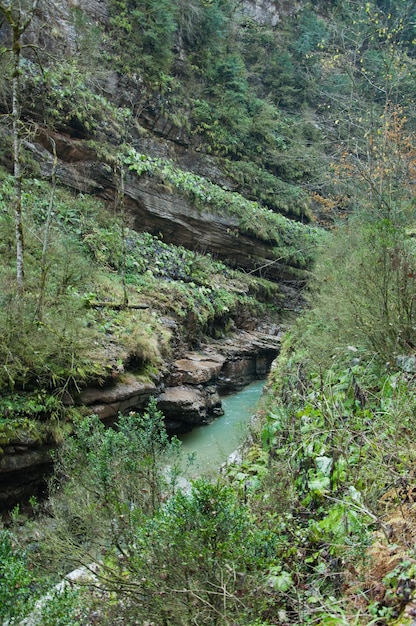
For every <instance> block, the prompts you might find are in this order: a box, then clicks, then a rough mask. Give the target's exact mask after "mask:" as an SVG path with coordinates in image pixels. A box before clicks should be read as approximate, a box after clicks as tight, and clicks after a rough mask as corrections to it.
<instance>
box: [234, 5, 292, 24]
mask: <svg viewBox="0 0 416 626" xmlns="http://www.w3.org/2000/svg"><path fill="white" fill-rule="evenodd" d="M299 6H300V2H287V0H244V2H243V3H242V7H241V10H242V12H243V13H245V14H246V15H249V16H250V17H251V18H252V19H254V20H255V21H256V22H258V23H259V24H270V25H271V26H276V24H278V23H279V22H280V21H281V19H282V17H284V15H288V14H290V13H294V12H295V11H297V10H298V8H299Z"/></svg>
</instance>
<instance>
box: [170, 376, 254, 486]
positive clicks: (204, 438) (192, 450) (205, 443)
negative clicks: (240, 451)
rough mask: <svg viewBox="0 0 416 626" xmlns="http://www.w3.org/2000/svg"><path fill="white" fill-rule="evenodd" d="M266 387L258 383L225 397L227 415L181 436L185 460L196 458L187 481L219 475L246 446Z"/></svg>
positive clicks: (222, 400)
mask: <svg viewBox="0 0 416 626" xmlns="http://www.w3.org/2000/svg"><path fill="white" fill-rule="evenodd" d="M264 384H265V380H258V381H255V382H253V383H251V384H250V385H247V386H246V387H244V389H242V390H241V391H238V392H236V393H232V394H227V395H224V396H222V397H221V402H222V407H223V410H224V415H222V416H221V417H219V418H217V419H216V420H214V421H213V422H212V423H211V424H207V425H201V426H197V427H195V428H194V429H193V430H192V431H191V432H188V433H186V434H183V435H180V436H179V439H180V440H181V441H182V454H183V456H184V457H185V458H186V457H187V456H192V455H194V457H195V458H194V460H193V462H192V463H191V464H190V465H189V467H187V468H186V470H185V475H186V477H187V478H197V477H199V476H201V475H205V476H206V475H211V474H214V473H216V472H218V469H219V467H220V466H221V465H222V464H223V463H225V461H226V460H227V459H228V457H229V456H230V455H231V454H232V453H233V452H234V451H235V450H236V449H237V448H238V447H239V446H240V445H241V444H242V443H243V442H244V440H245V438H246V436H247V432H248V428H249V424H250V421H251V418H252V417H253V415H254V414H255V412H256V407H257V405H258V402H259V399H260V396H261V394H262V391H263V387H264Z"/></svg>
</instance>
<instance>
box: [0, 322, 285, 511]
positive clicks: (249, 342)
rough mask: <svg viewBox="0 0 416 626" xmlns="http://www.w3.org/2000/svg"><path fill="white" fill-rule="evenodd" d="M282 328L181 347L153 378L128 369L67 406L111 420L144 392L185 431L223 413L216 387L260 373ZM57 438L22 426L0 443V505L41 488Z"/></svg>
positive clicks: (133, 407) (226, 388) (237, 385)
mask: <svg viewBox="0 0 416 626" xmlns="http://www.w3.org/2000/svg"><path fill="white" fill-rule="evenodd" d="M280 340H281V329H280V328H279V327H276V326H274V327H273V326H272V327H268V328H262V329H260V330H251V331H243V330H240V331H239V332H236V333H234V334H233V335H230V336H229V337H227V338H225V339H222V340H216V341H211V342H209V343H207V344H203V345H201V346H200V347H199V349H198V350H197V351H186V352H184V353H183V354H182V355H180V357H179V358H176V359H175V360H174V361H172V362H171V363H170V364H167V365H166V369H165V371H164V372H161V373H159V374H158V375H157V376H155V380H154V382H143V378H142V377H140V376H136V375H135V374H134V373H132V372H127V373H126V374H125V375H123V376H122V377H120V380H116V381H113V382H112V383H111V384H108V385H106V386H101V387H87V388H86V389H83V390H82V391H80V393H79V394H78V395H77V396H74V397H69V396H68V397H67V399H66V404H67V406H69V405H72V406H74V405H75V406H77V407H82V410H83V412H84V413H85V414H96V415H98V416H99V418H100V419H101V420H102V421H103V422H104V423H106V424H108V425H112V424H114V423H115V422H116V420H117V417H118V415H119V414H121V413H124V414H126V413H128V412H130V411H135V412H140V411H142V410H144V409H145V407H146V405H147V403H148V401H149V398H150V397H155V398H156V399H157V404H158V408H159V409H160V410H161V411H162V412H163V414H164V415H165V423H166V428H167V431H168V432H169V433H170V434H177V433H181V432H187V431H189V430H191V429H192V428H193V427H195V426H197V425H201V424H207V423H209V422H210V421H212V420H214V419H216V418H218V417H219V416H221V415H222V414H223V410H222V406H221V398H220V395H221V393H224V392H231V391H236V390H239V389H241V388H242V387H244V386H245V385H248V384H249V383H251V382H253V381H255V380H260V379H264V378H265V377H266V376H267V374H268V372H269V370H270V366H271V363H272V361H273V359H274V358H275V357H276V356H277V354H278V352H279V349H280ZM55 447H56V444H53V443H52V442H40V441H39V439H38V438H37V437H33V436H31V433H30V432H26V431H25V430H24V429H16V430H15V432H14V435H10V437H8V440H7V441H6V442H4V443H3V445H2V453H1V455H0V509H2V510H10V508H11V507H12V506H14V505H15V504H16V503H18V502H24V501H25V500H27V499H28V498H29V497H31V496H36V495H39V494H41V493H42V492H43V491H44V489H45V482H44V479H45V477H46V476H47V475H48V473H49V472H50V470H51V465H52V452H53V450H54V448H55Z"/></svg>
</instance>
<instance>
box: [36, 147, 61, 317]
mask: <svg viewBox="0 0 416 626" xmlns="http://www.w3.org/2000/svg"><path fill="white" fill-rule="evenodd" d="M50 142H51V144H52V150H53V164H52V172H51V195H50V197H49V206H48V212H47V215H46V222H45V231H44V234H43V246H42V258H41V261H40V284H39V299H38V305H37V310H36V321H37V322H41V321H42V316H43V303H44V300H45V290H46V278H47V273H48V263H47V260H48V247H49V233H50V230H51V223H52V217H53V208H54V203H55V190H56V168H57V166H58V156H57V154H56V144H55V141H54V140H53V139H52V138H51V139H50Z"/></svg>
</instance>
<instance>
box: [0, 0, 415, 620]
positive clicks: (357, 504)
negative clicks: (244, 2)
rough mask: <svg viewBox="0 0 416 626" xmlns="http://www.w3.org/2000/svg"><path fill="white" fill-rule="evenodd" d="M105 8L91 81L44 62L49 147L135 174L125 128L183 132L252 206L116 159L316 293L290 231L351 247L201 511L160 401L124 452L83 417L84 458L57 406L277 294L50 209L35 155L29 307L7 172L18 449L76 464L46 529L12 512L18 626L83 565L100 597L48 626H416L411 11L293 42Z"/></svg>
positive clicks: (311, 26) (91, 592)
mask: <svg viewBox="0 0 416 626" xmlns="http://www.w3.org/2000/svg"><path fill="white" fill-rule="evenodd" d="M1 5H2V3H0V7H1ZM6 6H8V5H7V3H6ZM108 8H109V21H108V23H107V24H106V25H105V27H104V26H102V25H95V26H94V28H93V27H92V26H91V25H86V24H85V23H83V22H82V19H81V18H82V15H81V14H80V13H79V12H78V11H79V10H78V9H77V10H75V12H74V20H75V22H76V24H77V28H78V30H79V33H80V34H81V35H82V34H83V36H80V38H79V40H78V50H77V53H79V54H77V55H74V58H73V59H72V60H71V64H72V70H71V72H68V71H67V70H68V64H67V62H66V61H65V59H64V56H63V57H62V59H60V62H59V63H56V64H55V65H51V66H49V67H47V68H45V69H44V71H42V72H40V71H39V69H38V68H37V67H36V63H35V59H34V58H33V59H32V58H31V57H30V54H29V55H28V60H27V67H26V69H27V71H26V72H25V73H24V76H23V78H24V80H22V86H21V92H20V93H21V95H22V98H23V100H22V101H23V102H24V107H25V108H24V109H23V110H24V115H23V118H24V119H25V123H27V119H28V116H29V113H28V112H29V111H30V110H32V114H33V116H34V119H36V116H39V110H41V111H42V115H43V116H44V117H43V119H42V123H44V124H48V125H56V126H57V127H60V128H67V129H68V128H72V130H73V131H74V129H75V130H76V132H78V133H79V136H90V137H92V140H93V141H97V138H103V137H106V141H108V145H105V147H104V148H101V149H102V150H103V151H107V152H108V155H109V156H108V162H112V163H113V164H114V162H115V161H114V159H115V157H114V154H115V152H114V150H113V149H112V146H111V142H110V141H109V139H108V137H109V136H110V135H111V133H114V128H116V127H117V126H116V125H117V124H119V126H118V127H117V128H121V121H122V120H125V121H126V120H130V122H129V124H130V123H131V126H132V127H133V125H134V124H133V122H132V120H135V119H136V118H139V119H140V115H142V114H143V115H144V112H148V111H152V110H153V111H155V110H157V111H159V112H161V111H162V112H163V115H165V116H166V119H169V120H170V121H171V123H172V124H173V125H174V126H175V128H176V129H178V131H180V132H181V133H182V136H183V137H185V136H186V141H187V142H189V145H192V146H193V147H197V148H198V150H199V151H201V152H205V153H209V154H210V155H211V157H213V158H215V162H216V163H217V164H221V167H222V168H223V169H222V171H223V172H226V174H227V176H228V177H229V181H232V182H233V184H234V185H235V186H236V189H238V190H239V191H240V192H241V193H240V194H239V195H236V194H232V193H231V192H230V191H229V189H224V188H223V187H222V186H221V185H220V184H219V181H216V180H212V181H208V180H206V179H205V178H204V177H202V176H200V175H199V174H197V173H195V172H184V171H183V170H182V168H181V167H180V166H179V165H177V164H175V163H173V162H172V161H170V160H168V159H163V158H160V157H157V156H153V155H144V154H142V152H141V150H140V149H137V145H133V143H135V142H134V141H131V142H130V141H129V139H131V138H129V137H128V136H126V135H124V136H123V145H122V146H118V147H117V148H118V153H119V155H120V154H122V155H123V156H122V158H123V159H124V160H123V163H124V165H125V166H128V167H129V168H132V170H135V171H136V174H137V175H143V174H144V175H149V174H151V175H153V176H161V175H163V177H164V178H166V179H167V180H168V181H169V184H171V185H172V186H174V187H175V188H176V189H179V190H180V191H181V193H183V194H184V195H186V196H187V197H190V196H192V197H193V201H194V202H195V203H196V204H197V205H198V206H201V207H202V208H207V207H208V208H209V210H210V211H212V212H214V213H215V212H216V211H217V212H221V211H232V212H233V213H234V215H236V216H237V217H238V219H239V220H241V223H242V225H243V227H244V228H245V229H247V230H248V231H250V229H253V228H256V229H257V228H263V229H264V230H265V233H266V234H267V236H268V237H270V239H271V240H272V241H274V242H275V243H276V246H277V247H278V248H279V250H280V251H279V254H284V255H289V256H290V255H292V257H293V259H292V260H293V261H294V263H295V264H297V266H298V267H299V268H304V267H307V266H308V265H309V263H310V256H309V255H310V249H309V247H308V248H307V249H306V250H305V249H302V250H299V249H298V248H297V247H296V248H295V249H294V250H293V249H291V247H290V246H291V241H292V240H291V237H292V236H296V237H298V241H302V242H303V243H305V245H306V243H308V245H309V243H310V242H311V241H312V240H314V239H315V236H314V235H313V232H312V230H311V229H309V228H305V227H303V226H302V224H299V223H292V222H290V221H289V220H288V219H287V218H288V217H294V216H296V217H297V218H298V219H299V218H300V221H302V220H304V221H305V220H308V219H310V217H309V216H310V214H311V213H310V210H311V209H312V210H313V211H314V213H315V215H316V216H317V217H318V218H319V219H320V220H321V221H322V222H325V223H326V224H327V225H330V226H331V232H330V233H328V234H327V236H326V237H325V242H324V245H322V246H321V249H320V251H319V252H318V253H317V254H316V256H315V259H316V263H315V268H314V273H313V278H312V279H311V281H310V284H309V290H308V300H309V306H308V307H307V310H305V312H304V313H303V314H302V315H301V316H300V317H299V319H298V320H297V321H296V323H295V324H293V326H292V328H291V330H290V332H289V333H288V334H287V336H286V339H285V343H284V347H283V350H282V353H281V355H280V358H279V360H278V362H277V363H276V366H275V368H274V370H273V372H272V373H271V375H270V377H269V382H268V388H267V394H266V396H265V398H264V401H263V405H262V408H261V412H260V414H259V418H258V420H257V422H256V424H255V425H253V433H252V441H251V443H250V445H248V446H247V448H246V450H245V451H244V458H243V461H242V463H240V464H239V465H236V466H230V467H229V468H228V469H227V471H226V472H225V473H224V474H222V475H221V476H220V477H218V479H217V480H216V481H213V482H209V481H208V480H206V479H201V480H198V481H195V482H194V483H193V484H192V485H190V486H189V487H188V488H187V489H184V488H183V487H181V486H180V484H181V483H180V480H179V475H180V471H181V470H180V467H178V447H179V446H178V443H177V442H176V440H174V439H173V440H171V441H169V440H168V438H167V437H166V434H165V432H164V430H163V425H162V421H163V416H161V415H160V413H159V412H158V410H157V408H156V406H155V403H154V402H153V401H152V402H151V403H150V404H149V407H148V409H147V411H146V413H145V414H144V415H143V416H138V415H136V414H131V415H129V416H120V418H119V423H118V428H117V429H116V430H106V429H104V428H103V426H102V424H101V423H100V422H99V421H98V420H97V419H96V418H94V417H88V416H85V418H83V419H81V418H78V419H75V418H73V420H74V424H73V425H72V428H73V430H74V432H73V436H72V437H71V438H69V437H67V436H65V432H62V423H61V418H62V413H61V411H62V406H61V404H60V393H63V392H65V391H67V390H69V391H70V392H71V393H73V392H74V390H76V389H77V388H79V387H80V386H82V385H83V384H85V383H86V382H88V381H89V380H97V379H100V378H101V379H106V378H107V377H111V376H112V375H116V376H120V375H122V370H123V368H124V367H125V366H127V365H129V366H132V367H133V368H135V369H136V370H137V371H138V372H140V373H141V375H143V376H151V375H152V372H154V371H155V368H156V367H158V365H159V364H160V363H161V362H162V360H163V359H164V358H165V357H166V353H167V352H168V351H169V349H170V348H169V346H170V343H169V337H168V336H167V334H166V333H167V331H166V330H165V329H164V327H163V325H162V323H161V321H162V317H163V314H165V313H167V314H169V315H170V316H173V317H175V319H176V320H177V322H178V324H180V325H182V326H183V328H184V331H183V332H184V334H185V336H186V335H187V336H188V339H189V340H191V341H192V340H195V339H196V338H198V336H200V335H203V334H210V335H211V336H212V335H215V333H216V332H220V333H224V332H226V331H227V324H229V323H230V320H231V319H232V320H234V321H235V322H237V321H238V319H239V318H241V317H242V316H244V315H250V314H253V315H254V314H256V315H258V314H259V309H261V310H264V311H266V310H267V309H268V308H269V309H270V306H271V304H272V305H273V306H274V308H275V307H276V299H277V300H278V288H277V287H276V286H274V285H272V284H271V283H268V282H267V281H262V280H260V279H258V278H254V277H253V276H250V275H243V274H241V273H238V272H236V271H234V270H231V269H230V268H228V267H226V266H225V265H223V264H222V263H219V262H218V261H216V260H214V259H212V258H210V257H209V256H207V255H205V256H202V255H197V254H196V253H195V252H192V251H189V250H185V249H183V248H175V247H174V246H168V245H166V244H165V243H164V242H163V241H162V240H160V239H159V238H155V237H153V236H151V235H150V234H147V233H137V232H133V231H131V230H129V229H128V226H127V224H126V221H125V216H124V213H123V210H122V209H123V207H122V204H121V206H120V207H119V209H120V210H119V211H118V214H116V213H114V212H113V214H110V213H109V212H108V210H107V209H106V208H105V207H103V206H102V205H101V204H100V203H98V201H96V200H94V199H92V198H90V197H88V196H87V195H81V196H80V195H77V196H74V195H73V194H72V193H70V192H68V190H64V189H62V188H60V187H59V186H54V185H53V184H52V185H50V184H49V183H47V182H45V181H43V180H42V179H41V176H40V172H39V171H37V170H36V168H35V165H34V164H33V163H32V164H31V163H30V157H29V156H28V155H30V153H27V154H26V158H28V163H27V164H26V166H27V167H28V168H30V167H32V168H33V169H32V174H31V176H30V177H29V176H27V177H25V180H23V181H22V183H23V187H22V189H21V191H22V201H23V206H24V207H25V214H24V219H25V259H24V260H25V276H24V287H25V288H24V292H22V291H21V290H19V289H18V287H17V286H16V278H15V234H14V231H13V218H12V213H11V199H12V198H13V196H14V194H16V175H15V176H10V175H9V174H6V172H4V171H3V172H2V174H1V176H2V191H1V198H0V202H1V213H0V220H1V226H2V229H1V231H2V234H1V240H0V245H1V252H2V257H3V258H4V259H5V261H6V262H5V263H4V265H2V268H1V273H2V276H1V285H2V289H1V298H2V308H1V313H0V315H1V316H2V320H1V333H2V334H1V342H0V351H1V356H2V364H3V366H2V370H1V375H0V383H1V385H2V387H1V390H2V396H1V402H2V412H3V417H2V428H3V431H4V438H5V441H7V436H8V432H9V431H8V429H10V428H11V427H14V428H16V427H27V428H28V429H29V428H33V424H34V420H33V417H34V416H36V415H37V416H38V417H39V420H37V421H36V422H35V423H36V426H37V428H38V431H37V433H38V436H39V437H42V436H44V437H48V436H51V432H53V433H54V435H55V437H56V438H57V439H58V438H60V439H61V440H63V441H62V446H61V448H60V450H59V452H58V453H57V457H56V475H55V476H54V478H53V479H52V483H51V497H50V500H49V501H48V503H47V504H46V505H39V506H38V505H37V504H36V503H35V502H33V506H34V509H35V512H36V515H35V518H34V519H33V520H32V521H31V522H30V523H29V524H28V523H27V522H26V524H25V525H23V524H22V519H21V516H20V514H19V511H18V510H17V511H15V512H14V514H13V520H12V521H13V524H11V526H10V528H8V529H3V530H2V531H1V534H0V567H1V570H2V573H3V577H2V578H1V579H0V611H1V613H0V617H1V619H3V620H4V621H6V620H8V623H16V622H17V623H18V620H19V619H21V617H22V616H23V615H25V614H27V613H28V612H30V611H32V610H33V606H34V603H35V600H36V598H38V597H41V596H42V595H44V593H45V589H48V588H51V586H52V584H53V583H54V582H55V581H56V580H59V579H60V577H61V576H63V575H64V574H65V573H66V572H68V571H69V570H70V569H71V568H73V567H78V566H79V565H84V566H85V567H86V568H87V569H91V570H94V575H95V576H96V578H95V579H93V582H92V583H91V581H90V582H89V583H88V581H84V584H83V585H82V584H81V585H79V586H76V587H75V588H74V589H73V588H71V587H67V588H66V590H65V591H64V592H63V593H54V594H52V595H51V596H50V598H49V599H48V600H47V601H46V602H44V603H43V604H42V603H41V604H40V605H38V606H37V608H36V609H35V610H36V611H37V612H38V622H39V623H41V624H44V625H48V624H50V625H51V626H52V625H62V626H64V625H65V624H72V625H73V624H93V623H102V624H116V623H120V624H123V623H124V624H127V623H140V624H147V625H149V626H150V624H155V625H158V626H159V625H162V624H164V625H172V626H173V625H174V626H180V625H182V624H183V625H184V626H185V625H188V624H198V625H201V626H202V625H203V624H218V625H224V626H225V625H228V626H231V625H232V624H239V626H240V625H241V626H266V625H272V624H274V625H275V624H293V625H295V624H298V625H301V624H306V625H307V624H311V625H312V624H317V625H322V626H323V625H327V626H329V625H341V626H342V625H345V626H347V625H357V626H358V625H359V624H363V625H364V624H367V625H368V624H379V625H382V624H390V625H394V624H396V625H397V626H398V625H399V624H400V625H403V626H405V625H407V624H409V625H410V624H411V623H412V621H413V616H414V611H415V600H414V598H415V589H416V572H415V551H414V537H415V534H416V525H415V516H414V487H415V472H414V462H415V448H414V446H413V441H412V439H413V433H414V430H415V410H416V407H415V400H416V394H415V374H416V362H415V355H414V350H415V346H416V319H415V317H416V310H415V305H414V299H415V287H416V284H415V281H416V257H415V243H414V227H415V204H414V190H413V181H414V174H415V170H416V150H415V145H414V124H415V115H414V113H415V112H414V101H413V96H414V86H415V75H414V70H415V65H414V63H415V57H414V32H413V28H414V20H415V16H416V8H415V3H414V2H411V1H410V0H398V1H395V2H393V1H391V0H386V1H384V0H383V1H382V0H380V1H378V2H368V3H356V2H353V1H351V2H350V1H347V2H337V1H335V2H326V1H321V2H318V3H314V4H313V5H312V4H310V3H305V4H304V5H303V6H302V7H301V9H300V10H299V11H298V12H297V13H296V14H294V15H292V16H286V17H285V18H284V19H282V21H281V23H280V24H279V25H278V27H276V28H272V27H270V26H268V25H260V24H259V23H257V22H255V21H254V20H252V19H251V18H249V17H248V16H244V15H242V14H241V13H240V12H239V11H238V10H237V7H236V6H235V5H234V3H233V2H231V1H230V0H224V1H213V2H205V1H201V2H199V1H197V0H181V2H176V3H168V2H165V1H163V0H160V1H158V2H142V3H136V2H121V1H120V2H119V1H118V0H117V1H115V0H110V1H109V2H108ZM121 42H122V44H121ZM104 44H105V52H106V55H105V63H104V66H103V68H102V72H103V73H102V74H94V81H93V80H92V75H93V73H92V69H91V66H90V67H84V66H83V65H82V64H83V63H84V61H83V59H85V58H86V54H85V53H86V51H87V50H88V52H89V53H91V54H90V55H89V59H91V62H93V61H94V59H95V60H97V58H98V52H99V50H100V46H104ZM178 49H179V50H180V51H181V54H178ZM137 58H140V60H141V63H140V71H139V69H138V67H137V63H136V59H137ZM106 64H108V65H106ZM108 68H116V69H117V70H118V71H119V72H121V73H122V74H123V76H124V77H125V80H126V81H127V83H128V84H129V85H130V87H131V86H132V85H133V86H135V87H136V88H137V92H136V93H137V98H136V99H135V101H134V102H133V103H131V106H130V105H129V106H126V105H125V103H124V105H122V103H121V102H117V103H116V106H115V105H114V103H110V101H109V100H108V99H107V98H106V97H105V95H104V89H102V90H101V89H100V80H101V81H102V82H101V85H102V84H103V83H104V78H105V72H106V71H108ZM81 69H85V70H86V71H85V73H84V72H81ZM59 72H61V74H59ZM5 78H7V76H5ZM30 81H33V82H30ZM36 84H37V85H38V87H39V90H38V91H36V90H33V85H36ZM29 85H30V89H29ZM8 93H10V84H9V83H5V97H6V96H7V95H8ZM39 102H41V107H42V108H41V109H39V108H38V107H39V105H38V103H39ZM74 103H75V106H74ZM122 106H124V107H125V108H124V110H123V111H120V109H121V108H122ZM31 107H32V109H31ZM127 109H128V112H126V111H127ZM150 117H151V116H150ZM109 119H111V124H112V128H111V129H107V135H105V133H104V126H103V123H104V120H106V121H108V120H109ZM148 123H149V124H150V122H149V120H148ZM127 126H128V124H126V125H125V127H127ZM133 138H134V139H135V140H137V135H136V136H135V137H133ZM8 151H9V152H10V148H9V147H6V148H5V152H6V153H7V154H9V152H8ZM22 154H23V153H22ZM117 158H118V159H120V157H119V156H118V157H117ZM111 159H113V160H112V161H111ZM15 174H16V172H15ZM52 183H53V181H52ZM51 206H52V207H53V219H51V221H50V222H48V215H50V207H51ZM282 211H283V212H284V213H285V214H286V216H285V217H283V216H282V215H278V214H275V213H279V212H282ZM250 217H251V219H250ZM260 217H261V218H262V221H260ZM251 220H252V221H251ZM254 220H256V224H255V225H253V222H254ZM46 224H49V226H48V228H46ZM45 233H46V235H45ZM299 233H301V234H299ZM45 241H46V244H47V245H46V251H47V255H46V256H44V255H43V254H42V251H43V249H44V247H43V246H42V245H39V242H41V244H42V242H45ZM294 252H296V253H297V254H298V256H297V257H296V258H295V257H294ZM57 259H59V262H57ZM62 261H64V262H62ZM213 277H215V280H213ZM114 303H117V304H118V305H119V304H123V306H121V307H120V308H112V306H108V305H112V304H114ZM129 305H148V306H151V307H152V308H151V309H150V308H149V309H135V308H129ZM156 337H157V340H156ZM45 364H47V366H46V365H45ZM51 391H54V393H51ZM57 392H58V393H57ZM46 416H48V417H49V422H47V421H46V420H45V417H46ZM45 424H47V427H45V430H44V431H43V430H42V427H44V426H45ZM51 424H52V426H54V428H51V426H50V425H51ZM59 429H61V430H59ZM2 436H3V433H2Z"/></svg>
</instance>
